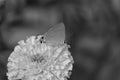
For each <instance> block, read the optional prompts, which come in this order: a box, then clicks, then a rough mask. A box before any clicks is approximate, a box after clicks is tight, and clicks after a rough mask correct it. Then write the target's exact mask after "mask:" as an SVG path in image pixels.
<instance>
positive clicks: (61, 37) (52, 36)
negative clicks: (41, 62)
mask: <svg viewBox="0 0 120 80" xmlns="http://www.w3.org/2000/svg"><path fill="white" fill-rule="evenodd" d="M41 41H42V42H44V43H46V44H53V45H58V44H64V41H65V25H64V24H63V23H59V24H57V25H54V26H53V27H52V28H50V29H48V31H47V32H46V33H44V34H43V37H42V39H41Z"/></svg>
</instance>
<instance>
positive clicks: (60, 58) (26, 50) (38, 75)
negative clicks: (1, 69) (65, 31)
mask: <svg viewBox="0 0 120 80" xmlns="http://www.w3.org/2000/svg"><path fill="white" fill-rule="evenodd" d="M41 38H42V35H39V36H37V37H36V36H31V37H29V38H27V40H26V41H24V40H21V41H19V42H18V45H17V46H16V47H15V49H14V51H13V52H12V53H11V55H10V56H9V58H8V64H7V67H8V72H7V76H8V79H9V80H17V79H22V80H66V78H69V76H70V71H71V70H72V68H73V66H72V64H73V63H74V61H73V58H72V56H71V53H70V52H69V50H68V48H69V46H68V45H67V44H65V43H63V44H59V45H55V46H52V45H49V44H47V43H45V42H41Z"/></svg>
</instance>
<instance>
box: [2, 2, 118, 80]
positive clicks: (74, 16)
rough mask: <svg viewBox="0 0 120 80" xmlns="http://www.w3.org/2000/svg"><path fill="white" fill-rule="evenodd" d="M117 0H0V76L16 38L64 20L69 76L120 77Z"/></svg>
mask: <svg viewBox="0 0 120 80" xmlns="http://www.w3.org/2000/svg"><path fill="white" fill-rule="evenodd" d="M119 21H120V0H6V1H5V0H3V1H2V0H1V1H0V80H7V77H6V72H7V68H6V64H7V58H8V57H9V55H10V53H11V52H12V51H13V49H14V47H15V45H16V44H17V42H18V41H19V40H22V39H26V36H31V35H36V34H42V33H44V32H46V31H47V30H48V29H49V25H54V24H57V23H60V22H63V23H64V24H65V28H66V42H67V43H68V44H69V45H70V46H71V48H70V51H71V53H72V56H73V58H74V61H75V63H74V68H73V71H72V75H71V77H70V80H120V77H119V76H120V62H119V61H120V31H119V30H120V22H119Z"/></svg>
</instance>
